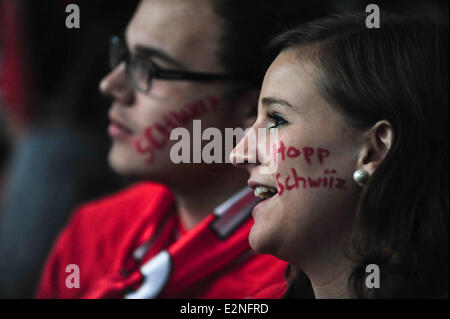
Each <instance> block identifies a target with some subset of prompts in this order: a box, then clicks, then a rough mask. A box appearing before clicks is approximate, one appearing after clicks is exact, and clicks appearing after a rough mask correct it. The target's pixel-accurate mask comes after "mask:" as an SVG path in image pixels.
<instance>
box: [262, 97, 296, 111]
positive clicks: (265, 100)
mask: <svg viewBox="0 0 450 319" xmlns="http://www.w3.org/2000/svg"><path fill="white" fill-rule="evenodd" d="M261 103H262V105H263V106H266V107H267V106H270V105H272V104H279V105H282V106H285V107H288V108H293V107H294V106H293V105H292V104H291V103H289V102H288V101H285V100H283V99H279V98H276V97H272V96H268V97H264V98H262V99H261Z"/></svg>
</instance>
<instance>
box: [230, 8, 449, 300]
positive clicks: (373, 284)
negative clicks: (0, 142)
mask: <svg viewBox="0 0 450 319" xmlns="http://www.w3.org/2000/svg"><path fill="white" fill-rule="evenodd" d="M365 18H366V17H365V16H362V15H338V16H337V15H334V16H329V17H326V18H322V19H320V20H317V21H314V22H311V23H308V24H306V25H303V26H301V27H298V28H296V29H294V30H292V31H289V32H287V33H285V34H283V35H281V36H279V37H278V38H276V39H275V40H274V42H273V48H274V50H275V53H276V54H278V56H277V57H276V59H275V60H274V61H273V63H272V65H271V66H270V68H269V70H268V71H267V73H266V76H265V79H264V83H263V86H262V90H261V95H260V101H259V106H258V118H257V120H256V122H255V123H254V125H253V129H255V130H258V129H259V130H258V134H261V130H260V129H261V128H265V129H266V130H265V131H264V132H265V133H264V134H269V133H270V132H272V133H273V132H274V130H277V140H276V143H274V144H272V145H269V147H270V148H269V149H268V150H267V149H266V148H267V146H268V145H267V143H266V142H265V140H264V139H259V138H258V142H256V145H250V144H249V143H251V141H250V139H249V138H244V139H243V140H242V141H241V142H240V144H239V145H238V146H237V147H236V148H235V150H234V151H233V153H232V155H231V157H232V161H233V162H234V163H235V164H236V165H237V166H243V167H245V168H247V169H248V171H249V172H250V174H251V177H250V179H249V185H250V186H251V187H252V188H254V189H255V195H256V196H259V197H261V198H262V199H263V201H262V202H261V203H259V204H258V205H257V206H256V207H255V208H254V210H253V216H254V221H255V222H254V226H253V227H252V230H251V233H250V238H249V240H250V244H251V246H252V248H253V249H254V250H256V251H258V252H260V253H268V254H273V255H275V256H277V257H279V258H280V259H284V260H286V261H289V262H290V265H291V272H290V275H291V276H290V277H289V283H290V289H289V290H288V291H287V294H286V295H285V296H286V297H295V296H297V297H301V296H303V297H305V296H310V297H315V298H354V297H356V298H405V297H406V298H409V297H413V298H417V297H418V298H421V297H425V298H428V297H430V298H434V297H441V296H445V295H446V294H447V292H448V269H449V265H448V229H449V223H448V215H449V206H448V191H449V188H448V181H449V177H448V176H449V175H448V106H449V105H448V56H449V55H448V26H444V25H441V24H440V23H437V22H433V21H431V20H428V19H413V18H403V17H399V16H393V15H388V14H383V13H382V14H381V27H380V28H378V29H369V28H367V27H366V24H365ZM258 137H259V135H258ZM266 140H267V139H266ZM260 141H261V142H260ZM252 148H253V149H254V148H256V152H253V153H254V154H252V152H250V151H249V150H250V149H252ZM274 163H275V165H276V166H275V167H276V170H275V172H273V173H270V174H266V173H265V172H267V171H268V170H263V169H262V168H268V167H267V166H269V165H273V164H274Z"/></svg>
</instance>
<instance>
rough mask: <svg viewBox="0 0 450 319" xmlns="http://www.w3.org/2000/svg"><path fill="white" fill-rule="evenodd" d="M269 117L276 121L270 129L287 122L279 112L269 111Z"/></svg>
mask: <svg viewBox="0 0 450 319" xmlns="http://www.w3.org/2000/svg"><path fill="white" fill-rule="evenodd" d="M267 117H268V118H270V119H271V120H272V121H273V122H274V124H273V125H272V126H270V127H269V129H271V128H276V127H278V126H280V125H283V124H286V123H287V121H286V120H285V119H284V118H283V117H282V116H280V115H279V114H277V113H267Z"/></svg>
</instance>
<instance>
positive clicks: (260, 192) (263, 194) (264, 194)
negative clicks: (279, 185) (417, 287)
mask: <svg viewBox="0 0 450 319" xmlns="http://www.w3.org/2000/svg"><path fill="white" fill-rule="evenodd" d="M276 193H277V190H276V189H274V188H268V187H265V186H257V187H256V188H255V197H259V198H261V199H267V198H269V197H272V196H273V195H275V194H276Z"/></svg>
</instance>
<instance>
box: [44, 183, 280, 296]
mask: <svg viewBox="0 0 450 319" xmlns="http://www.w3.org/2000/svg"><path fill="white" fill-rule="evenodd" d="M253 205H254V198H253V194H251V193H249V192H248V190H244V191H242V192H240V193H239V194H237V195H235V196H233V198H231V199H230V200H228V201H227V202H226V203H224V204H223V205H221V206H219V207H218V208H217V209H216V210H215V212H214V214H211V215H209V216H208V217H207V218H206V219H205V220H203V221H202V222H201V223H200V224H199V225H197V226H196V227H195V228H194V229H192V230H190V231H188V232H185V231H184V230H183V229H182V227H181V226H180V223H179V220H178V215H177V214H176V211H175V207H174V201H173V197H172V195H171V193H170V192H169V190H168V189H167V188H166V187H164V186H161V185H157V184H153V183H141V184H137V185H136V186H133V187H131V188H129V189H127V190H125V191H122V192H119V193H118V194H116V195H113V196H110V197H107V198H105V199H101V200H98V201H96V202H93V203H90V204H87V205H85V206H83V207H81V208H80V209H79V210H78V211H76V212H75V214H74V215H73V217H72V219H71V221H70V223H69V224H68V226H67V227H66V229H65V230H64V231H63V232H62V234H61V235H60V237H59V239H58V241H57V242H56V244H55V246H54V248H53V251H52V253H51V255H50V257H49V258H48V260H47V264H46V267H45V269H44V272H43V276H42V279H41V283H40V286H39V288H38V292H37V297H38V298H248V297H252V296H255V295H257V294H258V293H259V292H261V291H262V290H265V291H270V288H269V290H268V287H271V286H274V285H275V286H276V285H279V284H282V283H283V282H284V272H285V270H286V267H287V263H285V262H284V261H281V260H278V259H277V258H275V257H273V256H269V255H260V254H256V253H254V252H253V251H252V250H251V249H250V247H249V244H248V234H249V231H250V228H251V226H252V223H253V220H252V218H251V216H250V212H251V208H252V207H253ZM68 265H76V266H78V269H79V288H76V287H73V285H70V284H69V285H67V283H66V281H67V278H68V276H70V275H71V274H72V269H73V268H70V267H69V268H67V272H66V267H67V266H68ZM71 267H72V266H71ZM72 278H73V277H72ZM264 297H265V298H277V297H279V295H278V293H274V295H272V294H271V293H269V294H267V293H264Z"/></svg>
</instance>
